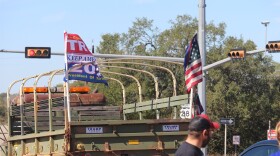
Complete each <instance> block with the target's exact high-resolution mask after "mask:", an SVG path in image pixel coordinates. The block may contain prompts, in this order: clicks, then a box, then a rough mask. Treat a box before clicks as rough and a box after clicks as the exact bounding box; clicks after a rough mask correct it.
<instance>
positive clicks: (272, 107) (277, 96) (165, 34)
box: [0, 15, 280, 154]
mask: <svg viewBox="0 0 280 156" xmlns="http://www.w3.org/2000/svg"><path fill="white" fill-rule="evenodd" d="M170 24H171V26H170V28H169V29H166V30H163V31H162V32H160V31H159V30H158V28H157V27H155V26H154V25H153V20H149V19H147V18H137V19H136V21H135V22H133V24H132V26H131V27H130V28H128V32H125V33H114V34H104V35H102V37H101V38H102V41H101V42H100V44H99V46H98V47H97V52H98V53H102V54H130V55H146V56H168V57H181V58H182V57H184V55H185V47H186V46H187V45H188V43H189V41H190V40H191V39H192V37H193V35H194V34H195V33H196V32H197V30H198V20H197V19H196V18H192V17H191V16H188V15H179V16H177V18H176V19H175V20H171V21H170ZM225 29H226V24H225V23H218V24H214V23H213V22H212V21H211V22H209V23H208V24H207V25H206V30H207V33H206V51H207V53H206V54H207V55H206V62H207V64H211V63H214V62H217V61H219V60H222V59H225V58H226V57H227V53H228V52H229V51H230V49H233V48H246V50H247V51H250V50H254V49H255V48H256V45H255V44H254V42H253V41H251V40H248V41H244V39H243V38H242V37H241V38H236V37H233V36H225V34H226V32H225ZM117 61H125V62H127V63H126V64H125V65H124V63H120V64H122V67H127V69H124V68H118V67H105V66H103V67H102V65H107V66H120V64H113V62H117ZM102 62H103V63H102ZM104 62H107V63H106V64H105V63H104ZM132 62H134V63H135V62H136V63H143V64H145V63H148V64H150V65H154V66H158V67H166V68H168V69H170V70H171V71H172V72H173V74H174V75H175V77H176V81H175V82H176V92H177V95H181V94H184V90H185V89H184V83H185V81H184V69H183V65H182V64H174V63H170V62H166V61H160V60H133V59H127V60H125V59H123V60H116V59H115V60H114V59H111V60H106V59H103V60H101V61H99V63H100V68H101V70H100V71H101V73H102V71H103V73H102V75H103V76H104V77H105V78H106V79H107V80H108V82H109V87H106V86H104V85H103V84H93V83H85V82H80V81H75V82H74V83H73V84H71V85H76V86H83V85H88V86H90V87H91V89H92V90H95V91H96V90H98V92H101V93H104V94H105V96H106V98H107V99H106V100H107V103H108V104H109V105H123V104H124V99H123V91H125V94H126V96H125V101H126V102H125V103H126V104H127V103H135V102H139V101H140V95H139V94H140V92H139V88H140V86H141V88H142V89H141V91H142V93H141V95H142V97H143V101H145V100H151V99H155V98H156V95H157V94H156V88H155V84H156V83H155V81H154V79H153V77H151V76H150V75H149V74H147V73H143V72H141V71H135V70H131V69H129V68H132V69H137V70H145V71H147V72H150V73H152V74H154V76H156V78H157V81H158V88H159V90H158V95H159V96H158V97H159V98H164V97H171V96H173V95H174V94H175V93H174V91H173V90H174V89H173V88H174V86H173V83H174V80H173V79H172V76H171V75H170V73H169V72H167V71H165V70H163V69H159V68H155V67H152V66H145V65H141V64H132ZM279 68H280V65H279V64H277V63H275V62H273V61H272V59H271V57H269V56H267V55H264V54H262V53H260V54H256V55H254V56H246V59H244V60H234V61H231V62H228V63H226V64H224V65H222V66H219V67H216V68H214V69H211V70H209V71H207V73H206V75H205V77H206V85H207V86H206V87H207V89H206V96H207V98H206V99H207V108H206V110H207V114H209V115H210V117H211V118H212V119H213V120H217V121H218V120H219V119H220V118H224V117H230V118H234V119H235V125H234V126H228V134H227V136H228V138H227V148H228V153H234V147H233V145H232V136H233V135H240V136H241V145H240V148H239V151H242V150H243V149H245V148H246V147H248V146H249V145H251V144H253V143H255V142H257V141H260V140H263V139H266V131H267V129H268V123H269V120H270V121H271V123H272V125H275V124H276V122H277V121H278V120H279V119H280V117H279V116H280V113H279V112H280V102H279V101H280V74H279V73H277V72H276V71H279ZM105 71H106V72H105ZM109 71H110V72H111V73H108V72H109ZM116 73H120V74H123V75H120V74H116ZM124 75H133V76H134V77H135V78H136V79H137V80H139V82H140V86H138V84H137V83H136V81H135V79H133V78H131V77H128V76H124ZM114 79H117V80H119V82H120V83H121V84H122V85H123V86H124V87H125V90H122V85H121V84H120V83H119V82H118V81H116V80H114ZM5 103H6V102H5V96H4V95H2V94H1V96H0V116H1V119H4V116H5V115H6V114H5V113H6V108H5V107H6V104H5ZM160 111H161V114H162V117H164V118H170V116H171V113H172V110H171V109H162V110H160ZM143 116H144V118H155V116H156V114H155V112H143ZM127 118H128V119H138V118H139V116H138V114H137V113H135V114H130V115H128V116H127ZM1 122H3V120H1ZM223 136H224V126H223V125H222V127H221V129H220V130H219V131H218V132H217V133H215V135H214V138H213V141H212V142H211V143H210V145H209V148H208V151H209V153H210V154H221V153H223V149H222V148H221V147H223V144H224V137H223Z"/></svg>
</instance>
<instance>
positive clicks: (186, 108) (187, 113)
mask: <svg viewBox="0 0 280 156" xmlns="http://www.w3.org/2000/svg"><path fill="white" fill-rule="evenodd" d="M181 107H182V108H181V110H180V117H181V118H182V119H191V114H192V113H191V106H190V104H185V105H182V106H181Z"/></svg>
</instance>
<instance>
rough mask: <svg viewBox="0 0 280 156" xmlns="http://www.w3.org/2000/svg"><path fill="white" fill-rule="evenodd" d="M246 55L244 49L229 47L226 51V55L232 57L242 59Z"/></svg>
mask: <svg viewBox="0 0 280 156" xmlns="http://www.w3.org/2000/svg"><path fill="white" fill-rule="evenodd" d="M245 55H246V49H242V48H239V49H231V50H230V52H229V53H228V57H230V58H232V59H244V58H245Z"/></svg>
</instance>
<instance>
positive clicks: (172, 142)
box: [8, 95, 189, 156]
mask: <svg viewBox="0 0 280 156" xmlns="http://www.w3.org/2000/svg"><path fill="white" fill-rule="evenodd" d="M63 100H64V98H63V97H62V98H60V99H59V100H58V99H56V100H53V108H52V112H51V114H52V118H51V119H52V122H49V119H50V118H49V117H48V114H49V113H50V112H49V108H48V106H47V103H48V100H46V101H40V102H39V107H38V112H37V113H36V114H37V121H38V123H37V126H38V127H37V129H36V130H37V131H38V133H35V129H34V128H35V127H34V126H35V123H34V109H33V108H32V106H33V104H32V103H29V104H24V105H23V106H22V107H21V108H22V114H21V113H20V107H19V106H16V105H13V106H11V107H10V110H9V111H10V120H11V127H9V129H10V130H11V131H12V132H11V136H10V137H9V138H8V143H9V146H8V147H9V149H8V151H9V152H8V155H9V156H12V155H21V153H23V154H22V155H34V156H35V155H52V156H54V155H57V156H62V155H65V156H66V155H69V154H70V153H71V154H72V155H75V156H79V155H80V156H82V155H85V154H87V155H91V156H103V155H122V156H132V155H135V156H143V155H168V156H173V155H174V153H175V151H176V149H177V148H178V146H179V145H180V143H181V142H182V141H183V140H184V138H185V136H186V135H187V127H188V122H189V120H186V119H145V120H122V119H121V117H122V114H121V113H120V112H121V111H120V107H116V106H85V107H71V113H72V121H71V122H70V123H69V125H70V127H69V133H66V132H67V131H66V130H65V118H64V116H63V114H64V112H63V111H64V107H63V103H64V101H63ZM186 102H187V96H186V95H180V96H175V97H169V98H163V99H157V100H151V101H146V102H140V103H136V104H126V105H123V111H122V112H123V113H125V114H128V113H134V112H139V111H147V110H154V109H161V108H167V107H177V106H180V105H182V104H185V103H186ZM135 106H136V107H135ZM114 114H115V116H114ZM112 117H113V118H112ZM21 122H23V124H22V125H23V126H24V127H23V128H21ZM50 123H51V124H52V125H51V126H50V125H49V124H50ZM50 127H51V128H52V131H50V130H49V129H50ZM21 130H23V133H24V135H21V134H22V133H21ZM66 136H69V137H70V142H66V140H65V137H66ZM66 147H69V149H66Z"/></svg>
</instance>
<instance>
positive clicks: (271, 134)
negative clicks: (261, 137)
mask: <svg viewBox="0 0 280 156" xmlns="http://www.w3.org/2000/svg"><path fill="white" fill-rule="evenodd" d="M276 139H277V135H276V130H275V129H271V130H267V140H276Z"/></svg>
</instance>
